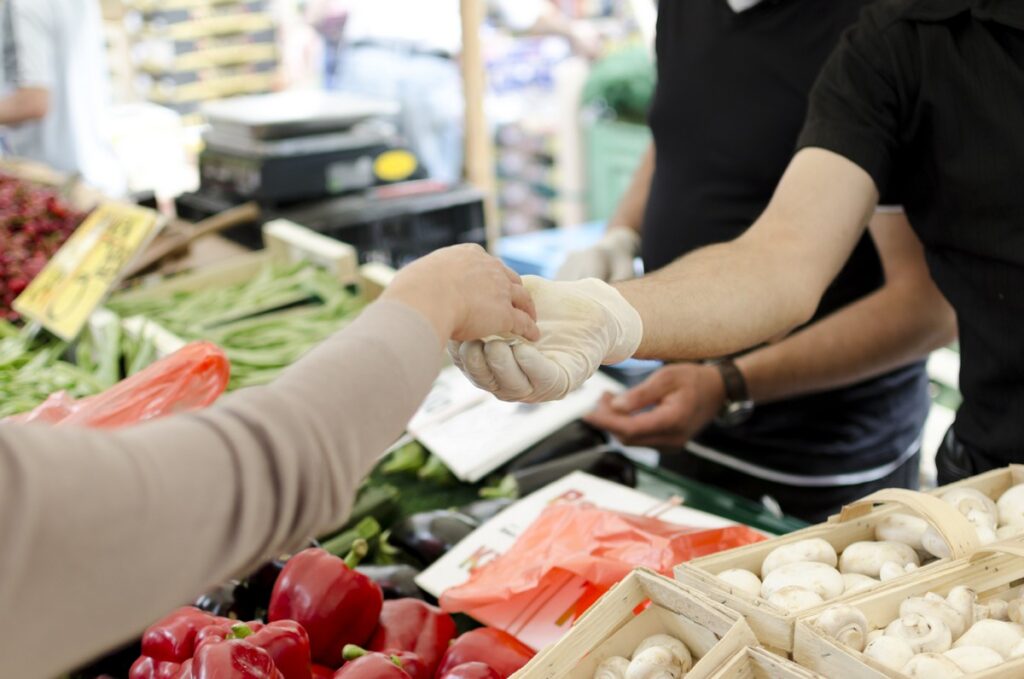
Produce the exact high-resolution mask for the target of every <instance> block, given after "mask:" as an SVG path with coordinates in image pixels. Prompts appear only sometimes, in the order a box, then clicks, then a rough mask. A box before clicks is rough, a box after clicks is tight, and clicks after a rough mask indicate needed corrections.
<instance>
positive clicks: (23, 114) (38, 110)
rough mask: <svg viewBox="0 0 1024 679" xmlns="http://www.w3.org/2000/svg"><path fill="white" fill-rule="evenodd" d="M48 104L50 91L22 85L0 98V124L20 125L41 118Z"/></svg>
mask: <svg viewBox="0 0 1024 679" xmlns="http://www.w3.org/2000/svg"><path fill="white" fill-rule="evenodd" d="M49 104H50V93H49V92H48V91H47V90H45V89H43V88H39V87H23V88H20V89H17V90H14V91H13V92H11V93H10V94H9V95H7V96H6V97H2V98H0V125H20V124H21V123H26V122H29V121H32V120H39V119H41V118H43V117H44V116H45V115H46V113H47V110H48V109H49Z"/></svg>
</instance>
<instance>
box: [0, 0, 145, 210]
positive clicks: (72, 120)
mask: <svg viewBox="0 0 1024 679" xmlns="http://www.w3.org/2000/svg"><path fill="white" fill-rule="evenodd" d="M103 36H104V32H103V22H102V17H101V15H100V4H99V1H98V0H5V1H4V2H3V3H0V49H2V50H3V86H4V92H3V94H2V96H0V126H4V127H5V128H6V129H4V130H3V131H2V135H3V140H4V142H5V144H6V150H7V151H8V152H9V153H11V154H12V155H14V156H18V157H22V158H28V159H30V160H34V161H38V162H41V163H45V164H46V165H49V166H50V167H52V168H54V169H56V170H59V171H61V172H65V173H68V174H70V175H76V174H77V175H81V177H82V178H83V179H85V181H86V182H87V183H89V184H91V185H92V186H94V187H96V188H98V189H101V190H103V191H104V192H106V193H107V194H108V195H111V196H121V195H123V194H124V193H125V191H126V179H125V176H124V171H123V169H122V168H121V167H120V165H119V163H118V161H117V158H116V156H115V155H114V151H113V148H112V146H111V145H110V142H109V137H108V136H107V133H106V130H105V124H104V116H105V115H106V113H107V110H108V107H109V105H110V88H109V74H108V71H107V60H106V54H105V49H106V48H105V45H104V38H103Z"/></svg>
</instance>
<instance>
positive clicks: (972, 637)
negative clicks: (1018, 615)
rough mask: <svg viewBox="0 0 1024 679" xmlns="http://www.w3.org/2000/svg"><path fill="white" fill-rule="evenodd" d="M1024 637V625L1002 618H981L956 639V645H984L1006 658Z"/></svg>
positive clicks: (958, 646) (957, 646)
mask: <svg viewBox="0 0 1024 679" xmlns="http://www.w3.org/2000/svg"><path fill="white" fill-rule="evenodd" d="M1022 639H1024V627H1022V626H1020V625H1018V624H1016V623H1013V622H1003V621H1002V620H979V621H978V622H976V623H975V624H974V625H973V626H972V627H971V629H969V630H967V631H966V632H964V635H963V636H962V637H960V638H959V639H957V640H956V644H954V646H955V647H956V648H960V647H961V646H984V647H985V648H991V649H992V650H993V651H995V652H996V653H998V654H999V655H1001V656H1003V657H1004V658H1005V657H1007V656H1008V655H1010V651H1012V650H1013V649H1014V647H1015V646H1016V645H1017V644H1019V643H1020V642H1021V640H1022Z"/></svg>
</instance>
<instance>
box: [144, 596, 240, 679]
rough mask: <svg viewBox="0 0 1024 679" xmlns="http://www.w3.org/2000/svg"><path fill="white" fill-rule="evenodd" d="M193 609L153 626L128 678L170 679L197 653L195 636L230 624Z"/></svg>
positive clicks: (184, 609)
mask: <svg viewBox="0 0 1024 679" xmlns="http://www.w3.org/2000/svg"><path fill="white" fill-rule="evenodd" d="M229 623H230V621H229V620H228V619H227V618H220V617H217V616H215V615H210V614H209V613H207V612H206V611H201V610H199V609H198V608H195V607H193V606H184V607H182V608H179V609H177V610H175V611H173V612H172V613H170V614H169V615H167V616H165V617H164V618H162V619H160V620H158V621H156V622H155V623H153V624H152V625H150V626H149V627H148V628H147V629H146V631H145V632H144V633H143V635H142V655H141V656H139V659H138V660H136V661H135V662H134V663H133V664H132V668H131V670H129V673H128V677H129V679H169V678H170V677H173V676H174V673H176V672H177V671H178V670H179V669H180V666H181V664H182V663H184V662H185V661H186V660H188V659H189V658H191V657H192V654H193V653H194V652H195V646H196V636H197V635H198V634H199V633H200V632H201V631H202V630H204V629H206V628H207V627H212V626H215V625H223V624H229Z"/></svg>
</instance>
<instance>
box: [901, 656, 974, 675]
mask: <svg viewBox="0 0 1024 679" xmlns="http://www.w3.org/2000/svg"><path fill="white" fill-rule="evenodd" d="M900 672H902V673H903V674H905V675H907V676H908V677H913V678H914V679H947V677H962V676H964V672H963V670H961V669H960V666H959V665H957V664H956V663H955V662H953V661H952V660H950V659H949V658H947V657H946V656H944V655H942V654H940V653H920V654H918V655H915V656H914V657H913V658H911V659H910V662H908V663H907V664H906V665H904V666H903V669H902V670H900Z"/></svg>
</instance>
